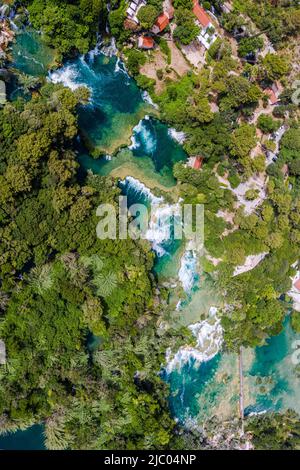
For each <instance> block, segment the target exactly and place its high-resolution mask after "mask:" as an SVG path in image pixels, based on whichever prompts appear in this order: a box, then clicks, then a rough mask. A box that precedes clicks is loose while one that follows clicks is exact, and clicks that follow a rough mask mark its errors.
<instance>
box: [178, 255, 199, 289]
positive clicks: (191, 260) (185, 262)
mask: <svg viewBox="0 0 300 470" xmlns="http://www.w3.org/2000/svg"><path fill="white" fill-rule="evenodd" d="M197 263H198V259H197V253H196V251H195V250H189V249H187V250H186V252H185V253H184V255H183V256H182V258H181V264H180V269H179V272H178V277H179V280H180V282H181V284H182V287H183V289H184V291H185V292H186V293H188V294H190V293H191V291H192V289H193V287H194V286H195V284H196V282H197V280H198V278H199V276H198V273H197Z"/></svg>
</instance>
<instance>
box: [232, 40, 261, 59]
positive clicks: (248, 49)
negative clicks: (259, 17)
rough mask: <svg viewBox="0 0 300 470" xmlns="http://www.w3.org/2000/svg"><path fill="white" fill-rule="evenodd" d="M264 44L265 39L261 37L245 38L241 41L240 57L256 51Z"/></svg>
mask: <svg viewBox="0 0 300 470" xmlns="http://www.w3.org/2000/svg"><path fill="white" fill-rule="evenodd" d="M263 46H264V40H263V39H262V38H261V37H248V38H243V39H241V41H240V42H239V46H238V53H239V56H240V57H245V56H246V55H248V54H251V53H255V52H257V51H258V50H259V49H262V48H263Z"/></svg>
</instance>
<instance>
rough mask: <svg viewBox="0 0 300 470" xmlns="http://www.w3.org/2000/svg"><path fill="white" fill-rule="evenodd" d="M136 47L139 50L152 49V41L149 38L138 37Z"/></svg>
mask: <svg viewBox="0 0 300 470" xmlns="http://www.w3.org/2000/svg"><path fill="white" fill-rule="evenodd" d="M138 47H139V49H145V50H149V49H153V47H154V40H153V38H151V37H150V36H140V37H139V39H138Z"/></svg>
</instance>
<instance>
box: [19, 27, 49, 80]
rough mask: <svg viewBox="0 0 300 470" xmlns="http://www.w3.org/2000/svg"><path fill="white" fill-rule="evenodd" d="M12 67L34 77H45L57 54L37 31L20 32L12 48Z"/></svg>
mask: <svg viewBox="0 0 300 470" xmlns="http://www.w3.org/2000/svg"><path fill="white" fill-rule="evenodd" d="M12 57H13V62H12V67H15V68H16V69H18V70H20V71H21V72H23V73H25V74H27V75H33V76H34V77H39V76H45V75H46V74H47V72H48V68H49V66H51V64H52V63H53V61H54V57H55V53H54V52H53V50H52V49H50V48H49V47H48V46H47V45H46V44H45V43H43V42H42V40H41V35H40V34H38V33H37V32H36V31H28V30H27V31H20V32H18V33H17V36H16V41H15V42H14V44H13V48H12Z"/></svg>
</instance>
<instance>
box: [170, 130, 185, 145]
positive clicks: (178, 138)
mask: <svg viewBox="0 0 300 470" xmlns="http://www.w3.org/2000/svg"><path fill="white" fill-rule="evenodd" d="M168 134H169V136H170V137H171V138H172V139H173V140H175V142H178V143H179V144H183V143H184V141H185V139H186V134H185V133H184V132H181V131H177V130H176V129H174V127H170V128H169V129H168Z"/></svg>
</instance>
